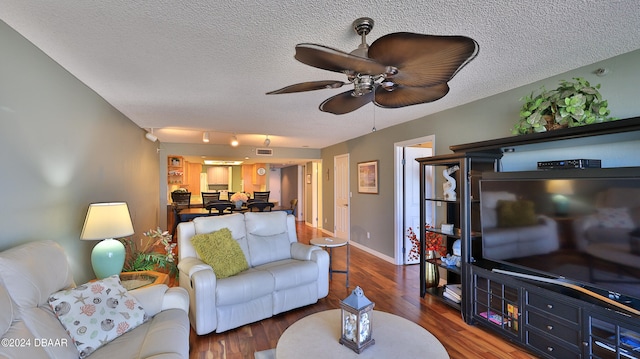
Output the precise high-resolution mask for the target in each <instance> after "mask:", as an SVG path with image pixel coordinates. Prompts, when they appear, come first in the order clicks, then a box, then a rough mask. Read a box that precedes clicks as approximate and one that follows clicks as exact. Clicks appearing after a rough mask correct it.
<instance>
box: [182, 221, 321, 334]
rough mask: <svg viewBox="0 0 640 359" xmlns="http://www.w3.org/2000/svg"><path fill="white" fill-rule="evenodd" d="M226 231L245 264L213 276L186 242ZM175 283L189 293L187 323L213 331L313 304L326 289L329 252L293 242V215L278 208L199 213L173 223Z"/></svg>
mask: <svg viewBox="0 0 640 359" xmlns="http://www.w3.org/2000/svg"><path fill="white" fill-rule="evenodd" d="M225 228H226V229H229V230H230V231H231V237H232V238H233V240H235V241H237V243H238V244H239V246H240V248H241V249H242V254H243V255H244V257H245V258H246V261H247V264H248V269H246V270H243V271H241V272H239V273H237V274H235V275H231V276H228V277H224V278H218V277H220V275H216V273H215V272H214V269H213V268H212V266H210V265H209V264H207V263H205V262H204V261H203V260H202V258H201V257H200V255H199V254H198V252H197V251H196V249H195V248H194V245H193V243H192V241H191V239H192V238H193V237H194V236H196V235H197V234H207V233H213V232H216V231H220V230H223V229H225ZM177 231H178V232H177V238H178V256H179V262H178V269H179V271H180V274H179V276H180V286H181V287H183V288H185V289H186V290H187V291H188V292H189V297H190V310H189V316H190V319H191V326H192V327H193V329H194V330H195V332H196V333H197V334H198V335H203V334H207V333H211V332H213V331H216V332H218V333H220V332H224V331H226V330H229V329H233V328H237V327H240V326H242V325H245V324H249V323H252V322H256V321H259V320H262V319H265V318H269V317H271V316H273V315H275V314H278V313H282V312H285V311H288V310H291V309H294V308H298V307H302V306H306V305H310V304H313V303H316V302H317V301H318V299H320V298H324V297H326V296H327V294H328V293H329V255H328V253H327V252H326V251H324V250H322V249H321V248H319V247H316V246H311V245H306V244H302V243H299V242H298V239H297V234H296V227H295V218H294V217H293V216H292V215H288V214H287V213H286V212H284V211H276V212H247V213H244V214H241V213H234V214H228V215H222V216H211V217H199V218H196V219H194V220H193V221H191V222H183V223H180V224H179V225H178V229H177Z"/></svg>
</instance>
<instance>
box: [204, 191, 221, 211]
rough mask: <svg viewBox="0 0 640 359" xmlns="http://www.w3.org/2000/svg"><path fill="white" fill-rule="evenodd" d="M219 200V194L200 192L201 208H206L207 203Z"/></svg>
mask: <svg viewBox="0 0 640 359" xmlns="http://www.w3.org/2000/svg"><path fill="white" fill-rule="evenodd" d="M219 200H220V192H202V207H203V208H207V204H209V202H215V201H219Z"/></svg>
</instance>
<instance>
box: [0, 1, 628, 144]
mask: <svg viewBox="0 0 640 359" xmlns="http://www.w3.org/2000/svg"><path fill="white" fill-rule="evenodd" d="M363 16H368V17H371V18H373V19H374V20H375V26H374V28H373V30H372V31H371V33H370V34H369V36H368V43H369V44H371V43H372V42H373V41H374V40H375V39H377V38H378V37H380V36H382V35H385V34H388V33H391V32H399V31H408V32H416V33H424V34H434V35H465V36H469V37H471V38H473V39H475V40H476V41H477V42H478V43H479V44H480V53H479V55H478V57H477V58H476V59H475V60H473V61H472V62H471V63H470V64H469V65H468V66H466V67H465V68H464V69H463V70H462V71H460V72H459V73H458V74H457V75H456V77H455V78H454V79H453V80H452V81H451V82H450V83H449V85H450V87H451V91H450V92H449V94H448V95H447V96H445V97H444V98H443V99H441V100H438V101H436V102H433V103H429V104H422V105H415V106H410V107H405V108H400V109H382V108H378V107H375V106H374V105H373V104H368V105H366V106H364V107H362V108H360V109H359V110H356V111H354V112H352V113H350V114H346V115H333V114H329V113H323V112H320V111H319V110H318V105H319V104H320V103H321V102H322V101H323V100H324V99H326V98H328V97H330V96H333V95H335V94H338V93H340V92H343V91H345V88H342V89H332V90H328V89H327V90H320V91H312V92H307V93H297V94H285V95H265V93H266V92H268V91H271V90H275V89H279V88H281V87H284V86H287V85H290V84H294V83H299V82H306V81H314V80H343V81H345V80H346V76H344V75H342V74H339V73H333V72H329V71H324V70H319V69H316V68H313V67H310V66H307V65H304V64H302V63H300V62H298V61H296V60H295V59H294V58H293V55H294V47H295V45H296V44H298V43H302V42H311V43H317V44H321V45H326V46H330V47H333V48H336V49H339V50H343V51H346V52H350V51H352V50H353V49H355V48H356V47H357V46H358V44H359V42H360V39H359V37H358V35H356V34H355V32H354V31H353V29H352V22H353V20H355V19H356V18H358V17H363ZM0 19H2V20H3V21H5V22H6V23H7V24H8V25H10V26H11V27H13V28H14V29H16V30H17V31H18V32H20V33H21V34H22V35H23V36H25V37H26V38H27V39H28V40H30V41H31V42H33V43H34V44H35V45H36V46H38V47H39V48H40V49H42V51H44V52H45V53H46V54H48V55H49V56H50V57H51V58H53V59H54V60H55V61H57V62H58V63H59V64H60V65H62V66H63V67H64V68H66V69H67V70H68V71H69V72H71V73H72V74H73V75H75V76H76V77H77V78H78V79H80V80H81V81H82V82H84V83H85V84H86V85H88V86H89V87H90V88H92V89H93V90H95V91H96V92H97V93H98V94H99V95H101V96H102V97H103V98H105V99H106V100H107V101H108V102H109V103H111V104H112V105H113V106H114V107H116V108H117V109H118V110H120V111H121V112H122V113H124V114H125V115H126V116H128V117H129V118H130V119H131V120H133V121H134V122H135V123H136V124H138V125H139V126H140V127H142V128H153V131H154V134H155V135H157V136H158V137H159V138H160V140H161V141H162V142H193V143H202V142H201V140H202V131H211V143H221V144H222V143H228V142H229V140H230V137H231V136H232V135H233V134H237V136H238V139H239V140H240V142H241V144H243V145H248V146H262V143H263V141H264V138H265V135H266V134H268V135H269V138H270V139H271V146H272V147H309V148H322V147H326V146H329V145H332V144H335V143H339V142H342V141H345V140H347V139H350V138H354V137H357V136H361V135H364V134H366V133H368V132H370V131H371V129H372V127H373V123H374V117H375V126H376V127H377V128H378V129H382V128H385V127H388V126H392V125H395V124H398V123H402V122H406V121H410V120H413V119H416V118H420V117H422V116H425V115H428V114H431V113H435V112H438V111H442V110H445V109H447V108H451V107H455V106H458V105H461V104H464V103H467V102H471V101H474V100H478V99H480V98H483V97H487V96H490V95H493V94H496V93H500V92H503V91H506V90H509V89H512V88H515V87H519V86H521V85H525V84H528V83H532V82H535V81H538V80H541V79H544V78H547V77H550V76H553V75H556V74H559V73H562V72H565V71H568V70H571V69H574V68H577V67H581V66H584V65H588V64H591V63H594V62H598V61H601V60H604V59H607V58H610V57H613V56H616V55H619V54H623V53H626V52H629V51H632V50H636V49H638V48H640V2H638V0H601V1H599V0H560V1H558V0H538V1H526V2H523V1H513V0H493V1H492V0H457V1H433V0H432V1H415V0H396V1H389V0H369V1H350V0H341V1H336V0H322V1H305V0H281V1H262V0H157V1H134V0H83V1H77V0H0ZM374 108H375V111H374Z"/></svg>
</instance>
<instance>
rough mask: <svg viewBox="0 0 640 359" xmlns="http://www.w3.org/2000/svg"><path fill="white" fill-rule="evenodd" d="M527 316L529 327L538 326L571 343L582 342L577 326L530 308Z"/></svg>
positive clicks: (537, 327)
mask: <svg viewBox="0 0 640 359" xmlns="http://www.w3.org/2000/svg"><path fill="white" fill-rule="evenodd" d="M526 318H527V319H526V320H527V323H526V325H528V326H529V327H533V328H536V329H538V330H540V331H542V332H543V333H546V334H549V335H552V336H554V337H556V338H559V339H562V340H564V341H565V342H567V343H569V344H573V345H576V343H580V341H581V336H580V330H579V329H578V328H577V326H574V325H567V324H563V323H561V322H559V321H557V320H553V319H551V318H550V317H549V316H545V315H543V314H539V313H536V312H533V311H530V310H527V317H526Z"/></svg>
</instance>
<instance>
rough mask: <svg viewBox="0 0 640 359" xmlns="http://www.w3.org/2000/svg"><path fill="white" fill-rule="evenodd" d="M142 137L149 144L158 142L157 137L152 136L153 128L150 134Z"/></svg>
mask: <svg viewBox="0 0 640 359" xmlns="http://www.w3.org/2000/svg"><path fill="white" fill-rule="evenodd" d="M144 137H146V139H147V140H149V141H151V142H156V141H157V140H158V137H157V136H156V135H154V134H153V128H152V129H151V132H147V133H145V134H144Z"/></svg>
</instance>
